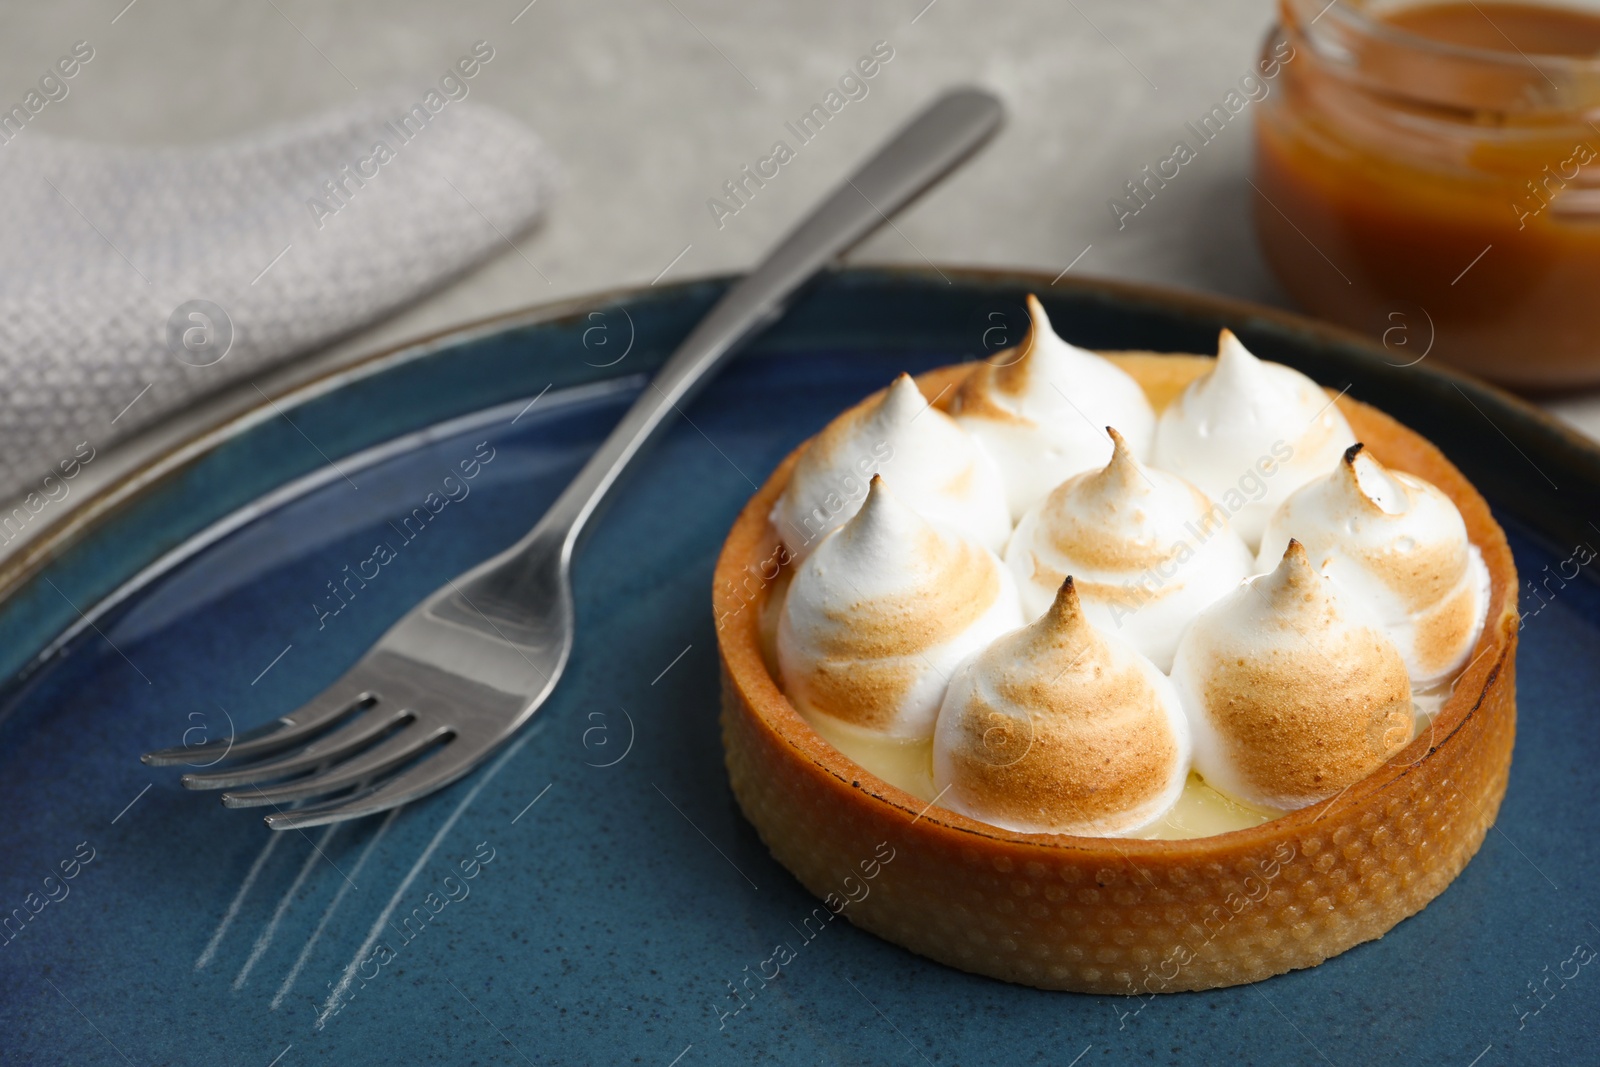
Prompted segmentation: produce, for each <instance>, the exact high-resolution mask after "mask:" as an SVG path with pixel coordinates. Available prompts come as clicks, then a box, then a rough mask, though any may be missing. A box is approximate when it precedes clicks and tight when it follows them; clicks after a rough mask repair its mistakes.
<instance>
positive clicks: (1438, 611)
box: [1258, 444, 1489, 688]
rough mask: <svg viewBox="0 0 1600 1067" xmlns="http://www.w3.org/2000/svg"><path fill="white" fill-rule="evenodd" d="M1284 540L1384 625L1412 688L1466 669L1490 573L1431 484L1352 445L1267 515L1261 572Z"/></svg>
mask: <svg viewBox="0 0 1600 1067" xmlns="http://www.w3.org/2000/svg"><path fill="white" fill-rule="evenodd" d="M1290 538H1294V539H1295V540H1297V541H1299V542H1300V543H1301V544H1302V545H1304V546H1305V549H1306V552H1307V553H1308V555H1309V556H1310V558H1311V561H1312V563H1313V564H1315V565H1316V566H1317V567H1318V568H1319V569H1321V571H1322V573H1323V574H1325V575H1327V576H1328V577H1329V578H1330V579H1332V580H1333V583H1334V584H1335V585H1336V586H1338V587H1339V588H1340V590H1341V591H1343V592H1344V593H1346V594H1348V595H1349V597H1350V598H1351V599H1352V600H1353V601H1355V602H1357V603H1359V604H1361V605H1363V606H1365V607H1366V608H1367V610H1368V611H1369V612H1370V613H1371V615H1372V616H1373V618H1375V619H1376V620H1377V621H1378V622H1379V624H1381V625H1382V627H1383V629H1384V632H1385V633H1387V634H1388V635H1389V639H1390V640H1391V641H1393V642H1394V644H1395V646H1396V647H1397V648H1398V649H1399V650H1400V655H1401V656H1402V657H1403V658H1404V659H1405V661H1406V669H1407V671H1408V672H1409V673H1410V675H1411V681H1412V684H1413V685H1414V686H1416V687H1417V688H1427V687H1429V686H1432V685H1436V684H1437V683H1439V682H1441V681H1443V680H1445V679H1447V678H1449V677H1451V676H1452V675H1454V674H1455V673H1456V672H1457V671H1459V670H1460V669H1461V667H1462V666H1463V665H1464V664H1465V663H1466V661H1467V657H1468V656H1469V655H1470V654H1471V652H1472V649H1473V646H1474V645H1476V644H1477V643H1478V635H1479V634H1481V633H1482V632H1483V624H1484V620H1485V618H1486V617H1487V615H1488V611H1489V570H1488V568H1487V567H1486V566H1485V565H1484V562H1483V555H1482V553H1480V552H1479V551H1478V549H1477V547H1476V546H1474V545H1473V544H1472V543H1471V541H1469V540H1468V538H1467V525H1466V523H1465V522H1463V521H1462V518H1461V512H1460V511H1458V510H1456V506H1455V504H1454V503H1452V502H1451V500H1450V498H1449V497H1447V496H1445V495H1444V493H1442V492H1441V491H1440V490H1439V489H1438V488H1436V487H1435V486H1434V485H1432V484H1431V483H1429V482H1426V481H1424V480H1423V479H1421V478H1418V477H1416V476H1415V475H1411V474H1407V473H1405V472H1404V471H1397V470H1390V469H1389V468H1387V467H1385V466H1384V465H1383V464H1382V463H1380V462H1378V460H1377V458H1376V457H1375V456H1373V455H1372V453H1371V452H1368V451H1367V450H1365V449H1364V448H1363V447H1362V446H1361V445H1359V444H1358V445H1352V446H1351V447H1350V448H1349V449H1348V450H1347V451H1346V452H1345V454H1344V456H1343V457H1342V458H1341V460H1340V461H1339V463H1338V464H1337V465H1336V467H1335V468H1334V469H1333V470H1332V471H1331V472H1330V473H1328V474H1326V475H1324V476H1323V477H1321V478H1318V479H1316V480H1315V481H1312V482H1310V483H1308V484H1307V485H1305V486H1302V487H1301V488H1300V489H1298V490H1297V491H1296V492H1295V493H1294V495H1293V496H1291V497H1289V499H1288V500H1286V501H1284V502H1283V504H1282V505H1281V506H1280V507H1279V508H1278V510H1277V511H1276V512H1275V513H1274V514H1273V516H1272V520H1271V522H1270V523H1268V525H1267V530H1266V533H1265V535H1264V536H1263V537H1262V540H1261V557H1260V559H1259V560H1258V566H1260V565H1261V564H1263V563H1267V561H1269V560H1271V559H1273V558H1275V557H1276V554H1278V553H1281V552H1282V551H1283V547H1284V545H1285V544H1286V543H1287V542H1288V541H1289V539H1290ZM1267 565H1270V563H1267Z"/></svg>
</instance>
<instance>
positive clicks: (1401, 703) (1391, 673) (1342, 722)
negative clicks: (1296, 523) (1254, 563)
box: [1172, 540, 1413, 811]
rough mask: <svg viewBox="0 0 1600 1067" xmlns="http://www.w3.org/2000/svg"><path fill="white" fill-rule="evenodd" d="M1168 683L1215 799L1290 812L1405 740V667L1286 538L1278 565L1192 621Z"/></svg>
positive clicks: (1408, 704)
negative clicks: (1185, 714)
mask: <svg viewBox="0 0 1600 1067" xmlns="http://www.w3.org/2000/svg"><path fill="white" fill-rule="evenodd" d="M1172 681H1173V684H1174V686H1176V688H1177V692H1178V696H1179V698H1180V699H1181V700H1182V701H1183V706H1184V710H1185V711H1186V712H1188V715H1189V722H1190V725H1191V727H1192V728H1193V731H1194V767H1195V770H1197V771H1199V772H1200V775H1201V776H1202V777H1203V778H1204V779H1205V780H1206V782H1207V783H1208V784H1209V785H1210V786H1211V787H1212V788H1214V789H1216V790H1217V791H1218V792H1221V793H1224V794H1227V795H1228V796H1232V797H1234V798H1236V799H1238V800H1241V801H1243V802H1245V803H1247V804H1253V805H1256V806H1258V807H1263V808H1270V809H1276V810H1279V811H1290V810H1293V809H1296V808H1303V807H1306V806H1307V805H1309V804H1315V803H1317V802H1318V801H1322V800H1327V799H1329V798H1330V797H1333V796H1336V795H1337V794H1338V793H1339V792H1340V791H1342V790H1344V789H1345V788H1347V787H1349V786H1350V785H1352V784H1353V783H1355V782H1357V781H1359V780H1361V779H1362V778H1364V777H1366V776H1367V775H1368V774H1370V773H1372V771H1374V770H1375V769H1377V768H1378V767H1379V766H1380V765H1381V764H1382V763H1383V762H1384V761H1385V760H1386V759H1388V758H1389V756H1391V755H1392V754H1394V753H1395V752H1397V751H1398V750H1399V749H1401V748H1402V747H1404V746H1405V744H1406V743H1407V742H1408V741H1410V740H1411V736H1412V729H1413V709H1412V700H1411V683H1410V680H1409V679H1408V678H1407V676H1406V667H1405V662H1404V661H1403V660H1402V659H1401V658H1400V653H1399V652H1398V651H1397V650H1396V649H1395V647H1394V645H1393V643H1391V642H1390V641H1389V639H1388V638H1387V637H1386V636H1384V634H1383V633H1382V631H1381V630H1379V629H1378V628H1376V627H1374V626H1372V625H1369V624H1368V623H1367V621H1366V617H1365V615H1364V614H1363V613H1361V612H1360V611H1358V610H1355V609H1353V608H1352V607H1351V606H1349V605H1348V604H1347V603H1346V602H1345V601H1344V600H1343V599H1342V598H1341V596H1340V593H1339V591H1338V589H1337V588H1336V587H1335V586H1334V584H1333V583H1332V582H1331V581H1329V580H1328V579H1327V578H1325V577H1323V576H1322V575H1321V574H1319V573H1318V572H1317V569H1316V568H1315V567H1314V566H1312V563H1311V560H1310V558H1309V557H1308V556H1307V555H1306V551H1305V549H1304V548H1303V547H1302V546H1301V544H1300V543H1299V542H1298V541H1293V540H1291V541H1290V542H1289V544H1288V547H1287V549H1286V550H1285V552H1284V554H1283V558H1282V560H1281V561H1280V562H1279V564H1278V566H1277V568H1276V569H1275V570H1273V571H1272V572H1271V573H1269V574H1265V575H1262V576H1260V577H1256V578H1251V579H1250V580H1248V581H1246V582H1245V583H1243V584H1242V585H1240V586H1239V587H1238V588H1237V589H1236V590H1234V591H1233V592H1232V593H1229V594H1228V595H1227V596H1225V597H1223V598H1222V599H1221V600H1219V601H1217V602H1216V603H1215V604H1213V605H1212V606H1211V607H1209V608H1207V609H1206V610H1205V611H1203V612H1201V613H1200V616H1199V617H1198V618H1196V619H1195V620H1194V622H1193V623H1192V624H1190V626H1189V628H1188V630H1186V631H1185V632H1184V635H1183V638H1182V640H1181V641H1179V643H1178V654H1177V656H1176V658H1175V659H1174V662H1173V666H1172Z"/></svg>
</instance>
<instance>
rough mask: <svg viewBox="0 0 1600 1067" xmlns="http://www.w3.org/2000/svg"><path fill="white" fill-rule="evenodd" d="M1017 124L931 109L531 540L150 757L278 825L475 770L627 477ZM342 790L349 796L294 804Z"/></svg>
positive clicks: (548, 640) (743, 299)
mask: <svg viewBox="0 0 1600 1067" xmlns="http://www.w3.org/2000/svg"><path fill="white" fill-rule="evenodd" d="M1003 115H1004V110H1003V108H1002V107H1001V104H1000V102H999V100H997V99H995V98H994V97H993V96H991V95H990V94H988V93H986V92H983V91H982V90H978V89H957V90H954V91H952V92H949V93H947V94H946V95H944V96H942V97H940V98H939V99H938V100H936V101H934V103H933V104H931V105H929V107H927V108H926V109H925V110H924V111H922V112H921V113H920V114H919V115H918V116H917V117H916V118H915V119H913V120H912V121H911V123H910V124H909V125H907V126H906V127H905V128H904V129H902V130H901V131H900V132H899V133H898V134H897V135H896V136H895V137H894V139H893V140H891V141H889V142H888V143H887V144H886V145H884V146H883V147H882V148H880V149H879V150H878V152H877V153H876V154H875V155H874V156H873V157H872V158H871V159H869V160H868V161H867V162H866V163H865V164H863V165H862V166H861V168H860V169H859V170H857V171H856V173H855V174H854V175H852V176H851V177H850V178H848V179H847V180H846V182H845V184H844V185H842V186H840V187H839V188H838V189H837V190H835V191H834V192H833V194H832V195H830V196H829V197H828V199H826V200H824V201H823V202H822V203H821V204H820V205H819V206H818V207H817V208H816V209H815V210H814V211H812V213H811V214H810V215H809V216H807V217H806V218H805V219H804V220H803V221H802V222H801V223H800V225H798V226H797V227H795V228H794V229H793V230H792V231H790V233H789V235H788V236H787V237H785V238H784V239H783V241H782V242H780V243H779V244H778V246H777V248H775V249H774V250H773V251H772V253H771V254H770V255H769V256H768V257H767V258H766V259H765V260H764V261H763V262H762V263H761V265H760V266H759V267H757V268H756V269H755V270H754V271H753V272H751V273H750V274H749V275H747V276H745V278H744V279H743V280H741V281H740V282H739V283H738V284H736V285H735V286H733V288H732V289H730V290H729V291H728V293H727V294H726V295H725V296H723V298H722V300H721V301H719V302H718V303H717V305H716V306H715V307H714V308H712V309H711V312H710V313H709V314H708V315H707V316H706V317H705V319H704V320H702V321H701V322H700V324H699V325H698V326H697V327H695V329H694V330H693V332H691V333H690V334H689V336H688V337H687V338H686V339H685V340H684V342H683V343H682V344H681V345H680V346H679V347H678V350H677V351H676V352H675V353H673V355H672V357H671V358H670V359H668V360H667V362H666V363H665V364H664V365H663V366H662V368H661V370H660V372H659V373H657V375H656V377H655V379H654V381H652V382H651V384H650V388H649V389H647V390H646V391H645V393H644V395H643V396H641V397H640V398H639V399H638V401H637V402H635V404H634V405H633V407H632V408H630V409H629V411H628V413H627V414H626V415H625V416H624V417H623V419H622V421H621V422H620V423H618V425H617V428H616V429H615V430H613V431H612V432H611V435H610V436H609V437H607V438H606V440H605V443H604V444H602V445H601V446H600V448H599V450H598V451H597V452H596V453H595V454H594V456H593V457H592V458H590V460H589V461H588V462H587V463H586V464H584V467H583V469H582V470H581V471H579V472H578V476H577V477H576V478H574V479H573V480H572V483H571V484H570V485H568V486H567V488H566V489H565V490H564V491H563V492H562V494H561V496H560V497H558V498H557V499H556V502H555V503H554V504H552V505H551V507H550V510H549V511H547V512H546V513H545V515H544V517H543V518H542V519H540V520H539V523H538V524H537V525H536V526H534V528H533V529H532V530H531V531H530V532H529V533H528V535H527V536H526V537H524V538H523V539H522V540H521V541H519V542H517V544H515V545H513V546H512V547H511V548H509V549H507V550H506V551H504V552H502V553H500V554H499V555H498V556H495V557H494V558H493V559H490V560H487V561H485V562H483V563H480V564H479V565H478V566H476V567H474V568H472V569H471V570H469V571H467V572H466V573H465V574H462V575H460V576H459V577H457V578H455V579H454V580H452V581H448V582H446V583H445V584H444V585H443V586H442V587H440V588H439V589H438V590H436V591H435V592H434V593H433V594H432V595H430V596H429V597H428V598H427V599H426V600H424V601H423V602H422V603H420V604H418V605H417V606H416V607H414V608H412V609H411V611H410V612H408V613H407V614H406V616H405V617H404V618H402V619H401V620H400V621H399V622H397V623H395V624H394V626H393V627H391V628H390V629H389V631H388V632H387V633H386V634H384V635H383V637H382V638H381V639H380V640H379V641H378V643H377V644H376V645H374V646H373V647H372V648H371V649H370V650H369V651H368V652H367V654H366V655H365V656H362V657H361V659H360V661H359V662H357V663H356V665H355V666H354V667H352V668H350V670H349V671H348V672H346V673H345V674H344V676H343V677H341V678H340V679H339V680H338V681H337V682H335V683H334V684H333V685H331V686H329V687H328V688H327V689H325V690H323V691H322V692H321V693H320V694H318V695H317V696H316V697H315V698H314V699H313V700H312V701H311V702H310V703H308V704H306V705H305V706H304V707H301V708H299V709H297V710H295V711H293V712H291V713H289V714H288V715H285V716H283V717H282V718H279V719H277V720H275V721H274V722H272V723H270V724H268V725H267V726H265V727H263V728H262V729H260V730H256V731H253V732H252V733H251V734H250V735H248V736H245V737H241V738H237V739H234V740H233V741H231V742H224V741H217V742H213V743H210V744H206V745H195V746H178V747H175V748H167V749H162V750H161V751H159V752H152V753H149V754H148V755H146V756H145V757H144V762H145V763H148V764H153V765H160V766H165V765H172V764H178V763H190V764H193V763H196V762H200V763H203V762H204V761H205V760H206V759H207V758H208V757H213V758H215V759H216V760H217V762H222V761H223V760H224V759H226V760H231V761H235V762H234V764H233V765H232V766H231V767H227V768H224V769H221V770H208V771H205V772H202V773H198V774H186V775H184V776H183V784H184V785H185V786H188V787H189V788H191V789H219V788H220V789H227V790H229V791H228V792H226V793H224V794H223V795H222V802H223V803H224V804H226V805H228V806H229V807H241V808H242V807H254V806H259V805H271V806H273V807H274V808H277V809H278V810H276V811H274V812H273V813H272V814H271V815H268V816H267V817H266V821H267V825H268V826H270V827H272V828H273V829H274V830H289V829H294V828H296V827H303V826H317V825H320V824H323V823H330V822H338V821H341V820H344V819H354V818H357V817H359V816H362V815H370V814H372V813H374V812H379V811H384V810H386V809H388V808H392V807H395V806H397V805H400V804H405V803H407V802H408V801H412V800H415V799H417V798H418V797H421V796H424V795H425V794H427V793H431V792H433V791H434V790H435V789H439V788H441V787H443V786H445V785H448V784H449V783H451V782H453V781H455V780H456V779H457V778H460V777H461V776H462V775H464V774H466V773H467V772H468V771H470V770H471V769H472V768H473V767H475V766H477V765H478V763H480V762H481V761H482V760H483V759H484V758H486V757H487V756H488V755H489V754H490V753H491V752H493V751H494V749H495V748H496V747H498V746H499V745H500V744H501V743H503V742H504V741H505V740H506V739H507V738H508V737H510V736H511V735H512V734H513V733H515V732H516V731H517V729H518V728H520V727H521V726H522V725H523V724H524V723H526V722H527V721H528V720H529V719H530V718H532V717H533V715H534V713H535V712H537V711H538V710H539V708H540V707H541V706H542V705H543V704H544V702H545V701H546V700H547V699H549V696H550V694H551V692H552V691H553V690H554V689H555V687H556V682H557V681H558V680H559V679H560V677H561V672H562V670H563V668H565V666H566V664H567V659H568V657H569V655H570V654H571V652H572V641H573V629H574V625H575V623H574V618H573V610H572V578H571V569H572V557H573V553H574V552H575V550H576V549H577V547H578V544H579V541H580V538H581V536H582V534H583V532H584V530H585V529H586V528H587V526H588V524H589V521H590V520H591V519H592V518H593V517H594V515H595V512H596V509H597V508H598V506H599V504H600V502H601V500H602V498H604V497H605V495H606V493H607V491H608V490H610V489H611V487H612V486H613V485H614V484H615V483H616V481H617V477H618V475H620V474H621V473H622V470H623V468H624V467H626V466H627V465H628V463H629V462H630V461H631V460H632V459H633V458H634V457H635V456H636V455H638V454H639V451H640V450H641V449H642V448H643V446H644V445H645V444H646V442H648V441H649V439H650V438H651V436H652V435H653V434H654V433H655V431H656V430H657V428H658V427H660V425H661V424H662V422H663V421H665V419H666V418H667V416H668V414H669V413H671V412H673V411H678V410H680V405H682V404H684V403H686V402H687V401H688V400H689V398H690V397H691V396H693V395H694V393H695V392H696V390H697V389H698V388H699V387H700V386H701V385H703V384H704V383H705V381H706V380H707V379H708V377H709V375H710V373H711V372H712V371H713V370H714V369H716V368H717V367H719V366H720V365H721V364H722V363H723V362H724V361H725V360H726V359H727V358H728V356H729V355H731V354H732V353H733V352H734V350H735V349H737V348H738V346H739V345H740V344H741V343H742V342H744V341H745V340H747V339H748V338H750V337H751V336H752V335H753V334H754V333H756V332H757V331H758V330H760V329H761V328H763V327H764V326H766V325H767V324H769V323H771V322H772V321H773V320H774V319H776V318H777V317H778V316H779V315H780V314H781V313H782V311H783V308H784V306H785V305H786V303H787V302H788V300H789V299H790V298H791V297H792V296H793V295H794V294H795V292H796V290H798V289H799V288H800V287H801V286H802V285H803V284H804V283H805V282H806V281H808V280H809V279H810V278H811V277H812V276H813V275H814V274H816V272H817V271H818V270H820V269H821V268H822V267H824V266H825V265H826V264H827V263H828V262H830V261H831V260H833V259H834V258H835V257H836V256H838V255H839V254H840V253H841V252H843V251H845V250H846V249H848V248H849V247H850V246H851V245H853V244H855V243H856V242H857V241H859V240H861V239H862V238H863V237H865V236H867V234H869V233H871V232H872V231H873V230H876V229H877V228H878V227H879V226H880V225H882V224H883V223H884V222H887V221H888V217H889V215H891V214H893V213H894V212H896V211H898V210H899V209H900V208H902V207H904V206H905V205H906V204H907V203H909V202H910V201H911V200H913V199H914V198H915V197H916V196H917V195H918V194H919V193H921V192H922V191H923V190H925V189H927V188H928V187H929V186H930V185H932V184H933V183H934V182H935V181H937V180H938V179H939V178H941V177H943V176H944V175H945V174H946V173H948V172H949V171H950V170H952V169H953V168H954V167H955V166H956V165H958V164H959V163H961V162H962V161H963V160H964V159H966V158H967V156H968V155H970V154H971V153H972V152H973V151H975V150H976V149H977V148H978V147H979V146H980V145H982V144H983V142H984V141H986V140H987V139H988V138H989V136H990V135H992V134H993V133H994V131H995V130H996V129H997V128H998V127H999V125H1000V123H1001V120H1002V118H1003ZM285 752H287V754H286V755H285V754H283V753H285ZM346 791H348V792H346ZM334 793H342V794H343V795H340V796H338V797H337V798H336V799H333V800H328V801H325V802H323V803H320V804H315V805H311V806H307V807H298V808H292V809H290V810H283V809H282V808H281V807H280V806H281V805H285V804H292V803H297V802H300V801H309V800H312V799H314V798H317V797H326V796H328V795H329V794H334Z"/></svg>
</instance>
